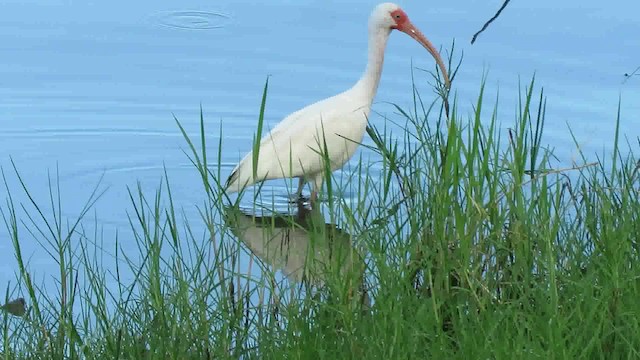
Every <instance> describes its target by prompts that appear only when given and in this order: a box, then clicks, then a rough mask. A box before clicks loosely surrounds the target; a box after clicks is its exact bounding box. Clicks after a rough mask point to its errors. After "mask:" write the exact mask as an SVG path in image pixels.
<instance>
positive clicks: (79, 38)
mask: <svg viewBox="0 0 640 360" xmlns="http://www.w3.org/2000/svg"><path fill="white" fill-rule="evenodd" d="M500 4H501V1H488V2H487V1H450V2H440V3H436V2H423V3H419V2H411V3H406V4H405V6H404V8H405V10H406V11H407V13H408V14H409V16H410V17H411V18H412V20H413V22H414V23H415V24H416V25H418V26H419V27H420V28H421V29H422V30H423V32H424V33H425V34H426V35H427V37H429V38H430V39H431V41H432V42H433V43H434V44H436V46H443V47H445V48H449V47H450V45H451V42H452V40H454V39H455V40H456V47H457V49H459V50H463V51H464V63H463V66H462V69H461V71H460V73H459V74H458V76H457V79H456V82H455V85H454V91H455V92H457V95H458V99H459V103H460V106H461V108H462V110H463V112H464V111H469V109H471V106H472V104H473V103H474V102H475V101H476V96H477V94H478V90H479V85H480V83H481V81H482V78H483V75H484V74H487V73H488V76H487V79H488V80H487V91H488V94H490V96H489V97H490V98H491V97H495V96H496V94H497V92H498V89H499V99H500V108H499V116H500V119H501V122H502V127H503V128H504V129H506V128H507V127H508V126H509V125H510V124H511V122H512V121H513V118H514V114H515V112H516V104H517V102H516V99H517V96H518V87H519V86H521V85H522V86H524V85H526V84H527V83H528V82H529V81H530V79H531V76H532V75H533V74H534V73H535V75H536V81H537V84H539V85H541V86H544V89H545V94H546V95H547V96H548V103H547V122H546V124H547V128H546V137H545V140H546V142H547V143H548V144H549V145H550V146H551V147H553V148H555V149H556V153H557V154H558V156H559V159H560V161H561V162H563V163H566V164H569V163H571V161H573V160H574V159H576V158H577V152H576V151H575V146H573V144H571V137H570V133H569V130H568V126H570V127H571V128H572V129H573V131H574V133H575V135H576V137H577V139H578V140H579V142H580V144H579V145H580V147H581V148H582V149H583V150H584V151H585V152H587V153H595V152H602V151H607V150H610V145H611V143H612V141H611V139H612V137H613V133H614V124H615V117H616V111H617V106H618V101H619V100H620V99H621V101H622V105H621V112H622V124H621V125H622V133H623V134H625V135H626V136H628V137H629V139H630V140H631V142H632V143H634V144H636V148H637V146H638V145H637V140H635V139H637V137H638V136H639V135H640V130H638V129H640V76H638V77H635V78H631V79H629V80H628V81H626V82H624V76H623V74H624V73H628V72H630V71H633V69H635V68H636V67H637V66H638V65H640V36H638V35H639V34H640V23H638V21H637V16H638V13H640V3H638V2H633V1H620V2H618V3H616V4H603V3H602V2H599V1H595V0H585V1H577V0H572V1H565V2H562V3H558V2H555V1H551V0H542V1H538V2H512V3H511V4H510V5H509V6H508V8H507V9H506V10H505V12H504V13H503V15H502V16H501V17H500V18H499V19H498V20H497V21H496V22H495V23H494V24H493V25H491V27H490V28H489V29H488V30H487V31H486V32H485V33H483V34H482V35H480V37H479V38H478V41H477V42H476V44H475V45H470V44H469V40H470V39H471V36H472V35H473V33H474V32H475V31H477V30H478V29H479V28H480V26H482V24H483V23H484V21H485V20H486V19H488V18H489V17H490V16H492V15H493V13H494V11H495V10H496V9H497V8H498V7H499V6H500ZM374 5H375V2H371V1H353V0H351V1H346V2H345V1H328V2H317V1H296V2H293V1H285V0H281V1H275V2H269V3H266V2H253V1H243V0H240V1H217V2H205V1H193V0H190V1H184V2H182V3H181V4H177V3H176V2H170V1H166V0H161V1H138V2H125V1H122V0H116V1H111V2H108V3H99V2H89V3H87V2H82V1H71V0H66V1H62V0H48V1H43V0H39V1H16V0H7V1H4V2H3V10H2V12H1V13H0V53H1V54H2V62H1V63H0V165H1V166H2V167H3V168H4V170H5V172H6V171H7V170H10V167H11V165H10V160H11V159H13V161H14V162H15V163H16V165H17V167H18V168H19V170H20V173H21V175H22V176H23V179H24V181H25V182H26V183H27V185H28V186H29V187H30V190H31V191H32V192H33V195H34V197H35V198H36V199H38V200H40V201H42V202H43V203H44V204H46V202H47V201H48V200H47V199H48V198H47V196H48V187H47V186H48V180H47V173H48V172H51V174H53V175H55V173H56V168H57V169H59V170H58V171H59V179H60V190H61V192H62V199H63V209H64V215H65V216H69V217H71V218H73V217H75V216H77V215H78V213H79V212H80V210H81V207H82V205H83V204H84V202H85V201H86V199H87V197H88V196H89V194H90V193H91V192H92V190H93V187H94V186H95V184H96V183H97V182H98V181H99V180H100V179H101V177H103V178H102V185H103V187H105V188H108V190H107V193H106V195H105V196H104V197H102V198H101V199H100V200H99V201H98V203H97V204H96V206H95V211H92V212H91V213H90V214H89V219H91V218H92V217H94V216H97V217H98V219H99V220H98V221H99V223H100V224H101V225H102V226H104V229H103V231H104V234H105V244H103V245H104V247H105V248H110V249H112V248H113V247H114V242H113V236H110V234H114V233H115V231H116V230H118V231H119V234H120V236H121V244H120V245H121V246H122V247H124V248H126V247H127V243H126V236H125V235H123V234H126V233H127V231H128V218H127V212H126V211H127V210H128V211H131V207H130V204H129V195H128V192H127V187H128V186H129V187H135V186H136V184H137V182H140V184H141V187H142V188H143V189H144V190H145V191H147V192H148V193H149V194H150V195H152V194H153V191H155V189H156V188H157V186H158V184H159V182H160V177H161V176H162V174H163V172H164V168H166V169H167V173H168V174H169V176H170V178H171V184H172V190H173V195H174V198H175V199H177V204H176V205H177V206H178V207H181V208H184V211H185V213H186V214H187V216H193V217H194V218H195V217H197V211H196V209H195V205H198V204H201V201H202V199H201V192H199V191H194V189H196V188H197V189H198V190H199V189H200V183H199V178H198V176H197V173H196V172H195V171H194V169H193V168H192V166H191V165H190V163H189V161H188V159H187V158H186V156H185V155H184V153H183V149H186V144H185V143H184V141H183V139H182V136H181V134H180V133H179V131H178V128H177V126H176V124H175V122H174V119H173V115H175V116H176V117H177V118H179V119H180V121H181V122H182V123H183V125H184V126H185V127H186V129H187V131H189V133H190V134H192V135H194V136H195V135H196V134H197V131H198V126H199V125H198V121H199V109H200V106H202V108H203V111H204V115H205V120H206V125H207V128H208V129H209V130H208V131H209V138H208V141H209V144H211V149H212V151H215V144H217V142H218V140H219V130H220V129H222V133H223V140H224V151H223V153H222V154H221V158H222V163H221V166H222V170H223V176H226V175H227V174H228V172H229V171H230V170H231V168H232V166H233V165H234V164H235V162H236V161H237V160H238V159H239V158H240V157H241V156H242V155H243V154H244V152H246V151H247V150H248V149H249V148H250V141H251V137H252V135H253V131H254V129H255V125H256V122H257V114H258V109H259V105H260V96H261V92H262V88H263V85H264V81H265V79H266V77H267V76H270V91H269V97H268V103H267V113H266V116H267V119H266V120H267V122H268V123H269V124H275V123H276V122H277V121H279V120H280V119H281V118H283V117H284V116H286V115H287V114H289V113H291V112H292V111H294V110H296V109H298V108H300V107H302V106H304V105H306V104H308V103H310V102H313V101H316V100H319V99H321V98H324V97H327V96H330V95H333V94H335V93H337V92H340V91H342V90H345V89H346V88H348V87H350V86H351V85H352V84H353V83H354V82H355V81H356V80H357V79H358V77H359V76H360V74H361V72H362V71H363V69H364V65H365V63H364V62H365V59H366V45H367V41H366V22H367V18H368V15H369V13H370V11H371V9H372V8H373V6H374ZM412 63H413V65H414V66H416V67H421V68H429V69H431V68H433V60H432V59H431V57H430V56H429V55H428V54H427V53H426V52H425V51H424V49H422V48H421V47H420V46H419V45H418V44H416V43H414V42H413V41H412V40H411V39H410V38H409V37H407V36H405V35H404V34H399V33H394V34H392V38H391V40H390V41H389V46H388V49H387V57H386V60H385V69H384V73H383V77H382V81H381V84H380V88H379V92H378V96H377V98H376V103H375V105H374V110H375V111H377V112H378V113H379V115H378V114H374V115H373V116H372V118H371V121H372V123H374V124H382V121H383V120H382V119H383V115H386V116H389V117H394V116H397V115H394V114H393V108H392V107H391V106H390V105H388V104H386V102H392V103H397V104H399V105H400V106H410V105H411V102H412V97H411V96H410V94H411V86H412V85H411V64H412ZM416 74H417V76H418V77H417V83H418V84H417V85H418V88H419V90H420V91H421V92H422V93H423V96H425V98H426V99H428V100H430V99H432V98H433V93H432V92H431V89H430V87H429V85H428V84H427V83H426V80H427V79H428V77H427V76H426V75H421V73H420V72H418V73H416ZM365 141H367V142H369V140H368V139H365ZM8 179H9V183H10V184H9V186H10V189H12V191H13V192H14V193H15V196H16V197H17V199H18V200H23V199H24V198H23V197H20V196H18V194H19V191H18V190H19V187H18V184H17V181H16V179H15V176H11V175H9V176H8ZM263 191H264V192H268V193H275V194H276V195H277V196H279V197H278V198H277V199H279V200H278V201H284V200H283V199H284V195H286V188H285V187H284V182H273V183H270V184H268V185H267V186H266V187H265V188H264V190H263ZM0 197H2V198H5V197H6V191H5V189H4V188H3V189H2V190H0ZM123 239H124V240H125V242H124V243H123V242H122V240H123ZM132 246H133V245H132ZM0 250H2V252H1V253H0V254H1V255H0V260H1V263H2V264H3V265H2V267H1V268H0V269H1V270H2V276H1V277H0V278H1V279H0V284H6V283H7V282H8V281H15V276H14V271H15V270H16V265H15V264H16V262H15V260H14V259H13V251H12V246H11V244H10V242H9V238H8V233H7V231H6V230H4V229H3V230H2V231H0ZM23 252H24V253H25V254H26V255H27V257H29V259H30V261H31V264H32V266H33V267H34V268H35V270H36V271H37V273H38V274H39V275H40V276H41V277H42V278H43V279H44V278H47V276H48V274H50V273H53V271H55V266H56V265H55V262H54V261H53V260H51V259H50V258H49V257H48V255H47V254H46V253H44V252H43V251H42V250H39V247H38V245H37V244H36V243H35V241H32V240H31V239H30V238H29V237H28V236H27V235H25V241H24V243H23Z"/></svg>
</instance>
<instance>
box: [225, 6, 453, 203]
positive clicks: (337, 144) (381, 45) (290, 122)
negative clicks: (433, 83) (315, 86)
mask: <svg viewBox="0 0 640 360" xmlns="http://www.w3.org/2000/svg"><path fill="white" fill-rule="evenodd" d="M393 29H397V30H400V31H402V32H405V33H406V34H408V35H409V36H411V37H412V38H414V39H415V40H416V41H418V42H419V43H421V44H422V45H423V46H424V47H425V48H426V49H427V50H428V51H429V52H430V53H431V54H432V55H433V56H434V58H435V59H436V62H437V63H438V66H439V67H440V70H441V71H442V73H443V75H444V78H445V82H446V84H447V86H448V83H449V79H448V77H447V72H446V68H445V66H444V63H443V62H442V59H441V58H440V55H439V54H438V52H437V50H436V49H435V48H434V47H433V45H431V43H430V42H429V41H428V40H427V39H426V38H425V37H424V35H422V33H421V32H420V31H419V30H418V29H417V28H416V27H415V26H413V24H411V22H410V21H409V18H408V17H407V15H406V14H405V12H404V11H403V10H402V9H400V7H399V6H398V5H396V4H392V3H384V4H380V5H378V6H376V8H375V9H374V10H373V12H372V14H371V16H370V18H369V61H368V63H367V68H366V70H365V72H364V74H363V75H362V77H361V78H360V80H359V81H358V82H357V83H356V84H355V85H354V86H353V87H351V88H350V89H349V90H347V91H345V92H343V93H340V94H338V95H335V96H332V97H330V98H327V99H324V100H321V101H318V102H316V103H313V104H311V105H309V106H307V107H305V108H303V109H301V110H298V111H296V112H294V113H293V114H291V115H289V116H287V117H286V118H285V119H283V120H282V121H281V122H280V123H279V124H278V125H277V126H276V127H274V128H273V129H272V130H271V131H270V132H269V133H268V134H266V135H265V136H264V137H263V138H262V139H261V142H260V147H259V154H258V155H259V157H258V164H257V170H256V176H255V178H254V174H253V155H252V153H251V152H249V153H248V154H247V155H246V156H245V157H244V158H243V159H242V160H241V161H240V163H239V164H238V165H237V166H236V167H235V168H234V170H233V171H232V173H231V175H230V176H229V178H228V180H227V185H226V191H227V192H228V193H232V192H238V191H241V190H242V189H244V188H245V187H247V186H249V185H253V184H255V183H257V182H260V181H264V180H269V179H277V178H293V177H298V178H300V186H299V188H298V196H299V195H300V192H301V191H302V187H303V185H304V183H305V182H307V181H309V182H311V183H312V187H313V189H312V193H311V201H312V202H313V201H315V200H316V198H317V194H318V191H320V189H321V187H322V184H323V179H324V171H325V168H326V167H325V159H328V160H329V161H330V168H331V171H334V170H336V169H339V168H341V167H342V166H343V165H344V164H345V163H346V162H347V161H349V159H350V158H351V157H352V156H353V154H354V153H355V151H356V149H357V148H358V145H359V144H360V143H361V142H362V138H363V136H364V133H365V130H366V126H367V119H368V116H369V112H370V110H371V104H372V102H373V98H374V97H375V94H376V91H377V89H378V83H379V82H380V76H381V72H382V64H383V61H384V50H385V47H386V43H387V39H388V38H389V34H390V33H391V31H392V30H393ZM323 135H324V136H323ZM325 144H326V146H325Z"/></svg>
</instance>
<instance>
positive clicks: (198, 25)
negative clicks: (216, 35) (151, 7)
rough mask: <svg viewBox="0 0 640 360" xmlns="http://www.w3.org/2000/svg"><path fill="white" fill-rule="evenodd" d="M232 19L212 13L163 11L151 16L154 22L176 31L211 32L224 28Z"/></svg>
mask: <svg viewBox="0 0 640 360" xmlns="http://www.w3.org/2000/svg"><path fill="white" fill-rule="evenodd" d="M229 19H230V17H229V16H228V15H225V14H220V13H216V12H210V11H198V10H183V11H162V12H157V13H155V14H153V15H152V16H151V20H152V22H154V23H156V24H158V25H162V26H165V27H170V28H174V29H187V30H210V29H219V28H221V27H224V26H225V24H226V23H227V22H229Z"/></svg>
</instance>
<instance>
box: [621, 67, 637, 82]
mask: <svg viewBox="0 0 640 360" xmlns="http://www.w3.org/2000/svg"><path fill="white" fill-rule="evenodd" d="M632 76H640V66H638V67H637V68H636V69H635V70H633V72H632V73H631V74H629V73H625V74H624V81H623V82H626V81H627V80H629V78H630V77H632Z"/></svg>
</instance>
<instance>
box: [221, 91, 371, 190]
mask: <svg viewBox="0 0 640 360" xmlns="http://www.w3.org/2000/svg"><path fill="white" fill-rule="evenodd" d="M346 100H349V99H343V98H341V97H339V96H335V97H332V98H328V99H326V100H323V101H320V102H317V103H315V104H312V105H310V106H308V107H306V108H304V109H302V110H300V111H297V112H295V113H293V114H291V115H289V116H288V117H287V118H285V119H284V120H282V121H281V122H280V123H279V124H278V125H277V126H276V127H275V128H273V129H272V130H271V131H270V132H269V133H268V134H266V135H265V136H264V137H263V138H262V140H261V142H260V147H259V154H258V155H259V160H258V166H257V172H256V175H257V177H256V179H255V180H254V179H253V166H252V163H253V155H252V152H249V153H248V154H247V155H246V156H245V157H244V158H243V159H242V161H240V163H239V164H238V165H237V166H236V168H235V169H234V171H233V172H232V174H231V176H230V177H229V180H228V182H227V187H228V190H230V191H239V190H240V189H242V188H243V187H244V186H248V185H251V184H253V183H255V182H258V181H262V180H267V179H275V178H282V177H299V176H303V175H311V174H316V173H318V172H321V171H322V170H323V169H324V163H323V159H322V157H321V156H320V154H318V152H319V149H323V148H324V144H323V142H324V141H326V142H327V150H328V151H327V152H328V155H329V160H330V161H331V162H332V163H333V162H336V163H344V159H342V158H341V156H342V155H343V154H344V153H345V150H344V148H343V146H344V145H342V144H341V143H339V142H346V140H344V139H342V137H347V138H353V137H357V136H355V135H357V133H358V132H360V133H362V131H359V128H360V127H363V126H364V125H366V114H364V113H363V112H362V111H358V110H357V109H358V106H354V103H353V102H352V101H346ZM362 119H365V120H364V125H363V126H358V124H359V123H362V121H358V120H362ZM323 129H324V134H325V139H324V140H323V138H322V136H320V135H321V134H322V131H323ZM352 133H355V135H353V134H352ZM361 136H362V135H361V134H360V138H359V139H354V141H360V140H361ZM330 144H331V146H329V145H330ZM351 145H352V146H354V148H355V146H356V145H355V144H351ZM346 152H348V153H352V151H351V149H349V151H346ZM349 155H350V154H349ZM340 165H342V164H340Z"/></svg>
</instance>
